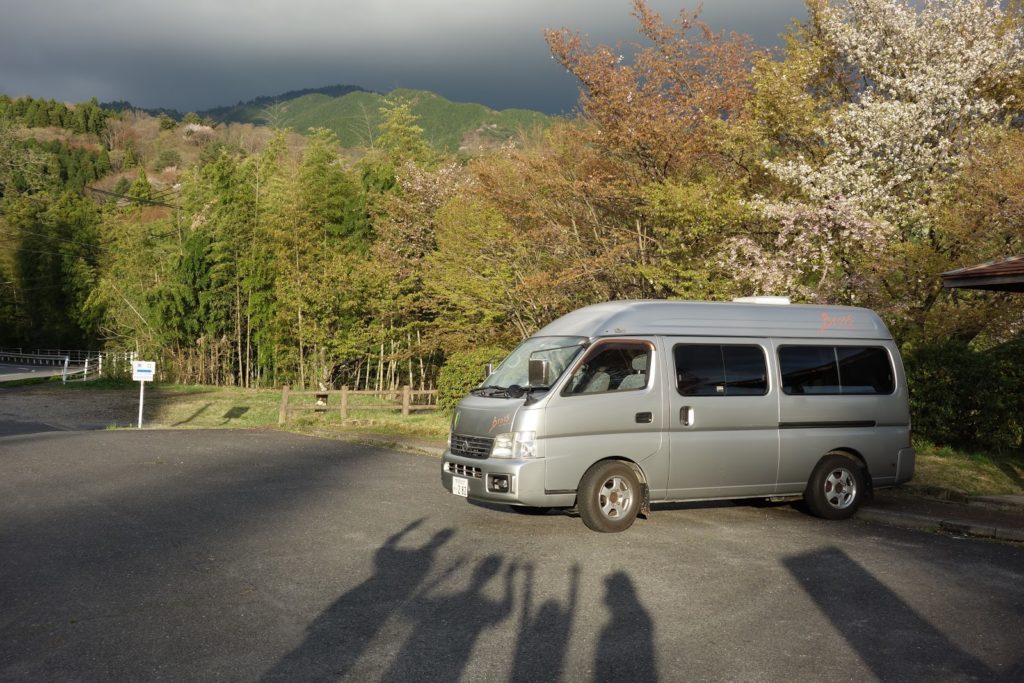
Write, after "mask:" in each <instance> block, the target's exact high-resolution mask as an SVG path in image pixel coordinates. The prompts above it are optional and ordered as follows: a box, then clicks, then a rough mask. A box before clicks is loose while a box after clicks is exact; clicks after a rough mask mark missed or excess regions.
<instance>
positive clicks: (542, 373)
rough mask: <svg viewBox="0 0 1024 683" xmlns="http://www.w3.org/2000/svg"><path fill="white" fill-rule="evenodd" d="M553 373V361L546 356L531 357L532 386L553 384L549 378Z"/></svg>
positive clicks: (530, 376) (530, 374) (530, 373)
mask: <svg viewBox="0 0 1024 683" xmlns="http://www.w3.org/2000/svg"><path fill="white" fill-rule="evenodd" d="M550 375H551V363H550V362H548V360H547V359H544V358H531V359H530V370H529V378H530V386H531V387H546V386H548V385H549V384H551V380H550V379H549V377H550Z"/></svg>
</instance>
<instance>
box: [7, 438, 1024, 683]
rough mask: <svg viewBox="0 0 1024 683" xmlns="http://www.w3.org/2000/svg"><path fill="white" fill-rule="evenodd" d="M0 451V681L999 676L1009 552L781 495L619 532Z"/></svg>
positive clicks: (256, 449)
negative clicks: (814, 510)
mask: <svg viewBox="0 0 1024 683" xmlns="http://www.w3.org/2000/svg"><path fill="white" fill-rule="evenodd" d="M32 431H33V430H31V429H30V428H27V427H26V428H23V429H21V430H9V431H8V432H7V433H8V434H9V435H8V436H2V437H0V679H4V680H56V679H59V680H69V679H75V680H184V679H197V680H211V679H219V680H245V681H249V680H282V681H284V680H338V679H349V680H360V681H363V680H386V681H406V680H446V681H447V680H460V679H461V680H467V681H489V682H490V681H506V680H512V681H527V680H530V681H540V680H544V681H547V680H557V679H562V680H568V681H575V680H584V681H589V680H602V681H603V680H611V679H615V680H619V681H636V680H655V679H657V680H663V681H677V680H782V679H790V678H803V679H808V680H824V679H832V680H864V679H883V680H936V679H938V680H972V679H973V680H1000V679H1002V680H1022V679H1024V629H1022V628H1021V627H1022V625H1024V549H1022V548H1021V547H1020V546H1013V545H1007V544H1000V543H992V542H985V541H979V540H971V539H962V538H954V537H949V536H940V535H933V534H928V533H923V532H916V531H907V530H900V529H892V528H886V527H882V526H877V525H872V524H868V523H865V522H861V521H857V520H851V521H849V522H839V523H836V522H825V521H822V520H818V519H815V518H812V517H809V516H807V515H805V514H804V513H801V512H800V511H798V510H796V509H794V508H792V507H789V506H761V507H758V506H754V505H745V504H743V505H733V504H728V503H723V504H704V505H675V506H668V507H662V508H660V509H655V512H654V514H653V515H652V517H651V519H649V520H640V521H638V522H637V523H636V524H635V525H634V527H633V528H632V529H630V530H629V531H628V532H626V533H624V534H611V535H608V534H596V533H594V532H591V531H588V530H587V529H586V528H585V527H584V526H583V524H582V522H580V520H579V519H578V518H575V517H573V516H571V515H567V514H551V515H547V516H543V517H527V516H521V515H518V514H514V513H511V512H509V511H507V510H505V509H502V508H498V507H486V506H481V505H474V504H471V503H469V502H467V501H465V500H463V499H459V498H456V497H454V496H451V495H449V494H448V493H446V492H445V491H444V490H443V489H442V488H441V486H440V483H439V466H440V465H439V461H438V460H436V459H434V458H430V457H426V456H418V455H410V454H406V453H399V452H395V451H389V450H384V449H378V448H371V447H365V446H359V445H355V444H349V443H342V442H336V441H329V440H321V439H314V438H309V437H302V436H296V435H291V434H285V433H278V432H272V431H267V432H261V431H100V432H65V431H51V432H38V433H25V432H32Z"/></svg>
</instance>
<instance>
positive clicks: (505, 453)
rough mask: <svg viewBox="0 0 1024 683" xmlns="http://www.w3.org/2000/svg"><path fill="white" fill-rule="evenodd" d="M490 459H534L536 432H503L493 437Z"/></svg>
mask: <svg viewBox="0 0 1024 683" xmlns="http://www.w3.org/2000/svg"><path fill="white" fill-rule="evenodd" d="M491 457H492V458H515V459H520V458H536V457H538V456H537V432H505V433H503V434H498V435H497V436H496V437H494V446H493V447H492V448H491Z"/></svg>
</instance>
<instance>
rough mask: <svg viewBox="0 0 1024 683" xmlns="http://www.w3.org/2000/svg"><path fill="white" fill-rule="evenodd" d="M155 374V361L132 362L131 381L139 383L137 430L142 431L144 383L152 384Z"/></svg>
mask: <svg viewBox="0 0 1024 683" xmlns="http://www.w3.org/2000/svg"><path fill="white" fill-rule="evenodd" d="M155 374H156V362H155V361H151V360H133V361H132V380H133V381H135V382H138V383H139V429H142V403H143V400H144V399H145V396H146V382H152V381H153V375H155Z"/></svg>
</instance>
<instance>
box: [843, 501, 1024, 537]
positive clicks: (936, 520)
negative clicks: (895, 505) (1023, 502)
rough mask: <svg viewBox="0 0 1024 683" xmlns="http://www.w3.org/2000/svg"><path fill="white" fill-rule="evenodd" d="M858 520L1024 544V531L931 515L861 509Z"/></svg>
mask: <svg viewBox="0 0 1024 683" xmlns="http://www.w3.org/2000/svg"><path fill="white" fill-rule="evenodd" d="M857 518H858V519H862V520H864V521H866V522H874V523H876V524H886V525H888V526H896V527H902V528H904V529H918V530H921V531H947V532H950V533H955V534H963V535H965V536H974V537H976V538H991V539H995V540H999V541H1013V542H1017V543H1024V529H1008V528H1006V527H993V526H987V525H984V524H975V523H973V522H966V521H963V520H957V519H942V518H940V517H933V516H930V515H916V514H913V513H909V512H890V511H884V510H872V509H871V508H861V509H860V510H859V511H858V512H857Z"/></svg>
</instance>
